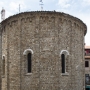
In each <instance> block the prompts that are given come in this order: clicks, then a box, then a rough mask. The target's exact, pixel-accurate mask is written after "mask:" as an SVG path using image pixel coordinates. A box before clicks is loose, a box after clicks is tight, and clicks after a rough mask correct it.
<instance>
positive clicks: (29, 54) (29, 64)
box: [23, 49, 33, 73]
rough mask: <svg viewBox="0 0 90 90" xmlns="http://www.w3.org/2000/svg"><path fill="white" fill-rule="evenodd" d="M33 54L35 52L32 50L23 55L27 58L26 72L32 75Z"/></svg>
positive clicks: (27, 50)
mask: <svg viewBox="0 0 90 90" xmlns="http://www.w3.org/2000/svg"><path fill="white" fill-rule="evenodd" d="M32 54H33V50H32V49H26V50H25V51H24V52H23V55H24V56H25V59H27V60H25V63H26V64H25V65H26V66H25V67H26V68H27V69H26V70H25V71H26V72H27V73H31V72H32Z"/></svg>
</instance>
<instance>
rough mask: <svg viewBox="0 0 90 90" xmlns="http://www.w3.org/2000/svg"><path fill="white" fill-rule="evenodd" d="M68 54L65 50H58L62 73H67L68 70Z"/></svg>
mask: <svg viewBox="0 0 90 90" xmlns="http://www.w3.org/2000/svg"><path fill="white" fill-rule="evenodd" d="M68 55H69V52H68V51H67V50H62V51H61V52H60V56H61V68H62V69H61V72H62V73H67V71H68V65H69V63H68Z"/></svg>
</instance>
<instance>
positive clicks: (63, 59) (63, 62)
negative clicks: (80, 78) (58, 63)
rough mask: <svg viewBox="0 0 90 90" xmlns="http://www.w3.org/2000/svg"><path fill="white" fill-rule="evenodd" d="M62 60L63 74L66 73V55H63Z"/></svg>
mask: <svg viewBox="0 0 90 90" xmlns="http://www.w3.org/2000/svg"><path fill="white" fill-rule="evenodd" d="M61 60H62V73H65V55H64V54H62V55H61Z"/></svg>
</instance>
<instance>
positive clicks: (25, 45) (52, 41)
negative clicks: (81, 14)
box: [2, 11, 86, 90]
mask: <svg viewBox="0 0 90 90" xmlns="http://www.w3.org/2000/svg"><path fill="white" fill-rule="evenodd" d="M2 27H3V32H2V46H3V47H2V55H5V66H6V67H5V76H4V77H3V78H2V90H84V86H85V85H84V54H83V52H84V35H85V33H86V26H85V24H84V23H83V22H82V21H81V20H79V19H77V18H75V17H73V16H70V15H68V14H65V13H60V12H50V11H42V12H25V13H21V14H17V15H14V16H12V17H9V18H8V19H6V20H5V21H3V22H2ZM26 49H31V50H33V52H34V53H33V54H32V73H27V56H26V55H23V52H24V51H25V50H26ZM62 50H66V51H68V52H69V55H68V56H67V59H66V73H65V74H62V72H61V54H60V53H61V51H62Z"/></svg>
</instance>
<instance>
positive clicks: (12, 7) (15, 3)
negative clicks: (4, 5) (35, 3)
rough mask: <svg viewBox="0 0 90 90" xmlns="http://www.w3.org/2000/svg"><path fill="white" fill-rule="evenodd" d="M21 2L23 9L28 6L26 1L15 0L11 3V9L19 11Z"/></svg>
mask: <svg viewBox="0 0 90 90" xmlns="http://www.w3.org/2000/svg"><path fill="white" fill-rule="evenodd" d="M19 4H20V7H21V9H22V10H23V9H25V8H26V5H25V4H24V1H23V0H22V1H13V2H11V3H10V5H9V6H10V10H11V11H14V12H18V11H19Z"/></svg>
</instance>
